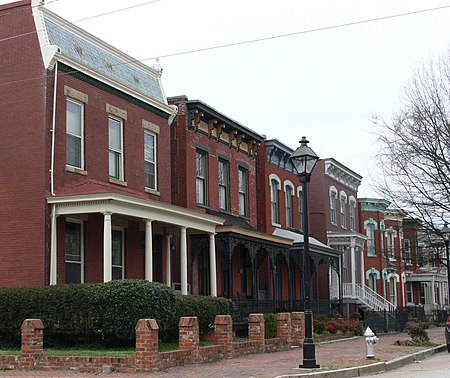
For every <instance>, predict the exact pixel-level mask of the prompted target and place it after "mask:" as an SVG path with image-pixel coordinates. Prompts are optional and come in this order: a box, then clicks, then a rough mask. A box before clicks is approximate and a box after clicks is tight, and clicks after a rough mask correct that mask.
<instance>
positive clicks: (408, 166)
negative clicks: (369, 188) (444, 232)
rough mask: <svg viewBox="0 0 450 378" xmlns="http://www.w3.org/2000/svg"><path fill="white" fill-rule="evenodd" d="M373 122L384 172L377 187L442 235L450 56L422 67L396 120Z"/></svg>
mask: <svg viewBox="0 0 450 378" xmlns="http://www.w3.org/2000/svg"><path fill="white" fill-rule="evenodd" d="M372 121H373V123H375V125H377V126H378V130H377V134H378V140H379V142H380V145H381V150H380V153H379V155H378V156H377V158H378V162H379V165H380V169H381V171H382V174H383V177H382V179H379V180H378V181H376V182H375V186H376V190H377V191H378V193H379V194H380V195H382V196H383V198H386V199H388V200H390V201H391V202H392V204H393V205H394V206H396V207H399V208H401V209H404V210H407V211H408V212H409V213H410V214H411V216H413V217H416V218H418V219H420V220H421V222H422V226H423V227H424V228H425V229H427V230H428V232H430V233H434V234H437V235H439V230H440V228H442V226H443V224H444V223H445V222H448V223H450V222H449V220H450V54H448V55H447V56H445V57H441V58H439V59H431V60H430V61H429V62H428V64H422V65H420V66H419V67H418V69H417V70H416V72H415V74H414V76H413V78H412V80H411V81H410V83H409V84H408V85H407V87H406V88H405V101H404V105H403V108H402V109H400V110H398V111H397V112H396V113H394V115H393V117H392V120H391V121H389V122H387V121H385V120H383V119H381V118H379V117H376V116H374V117H372Z"/></svg>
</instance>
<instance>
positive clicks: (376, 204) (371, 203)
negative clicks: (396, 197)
mask: <svg viewBox="0 0 450 378" xmlns="http://www.w3.org/2000/svg"><path fill="white" fill-rule="evenodd" d="M358 202H359V203H360V204H361V210H364V211H380V212H384V211H386V209H387V208H388V207H389V205H390V204H391V203H390V202H389V201H387V200H384V199H378V198H358Z"/></svg>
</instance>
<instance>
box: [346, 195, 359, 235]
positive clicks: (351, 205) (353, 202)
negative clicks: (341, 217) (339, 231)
mask: <svg viewBox="0 0 450 378" xmlns="http://www.w3.org/2000/svg"><path fill="white" fill-rule="evenodd" d="M348 204H349V216H350V230H351V231H356V228H357V220H356V213H357V212H356V198H355V197H353V196H350V197H349V199H348ZM352 209H353V210H354V215H355V216H354V225H352Z"/></svg>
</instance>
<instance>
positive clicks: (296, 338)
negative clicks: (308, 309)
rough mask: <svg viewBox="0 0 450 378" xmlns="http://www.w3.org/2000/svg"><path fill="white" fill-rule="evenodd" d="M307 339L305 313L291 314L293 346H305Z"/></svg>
mask: <svg viewBox="0 0 450 378" xmlns="http://www.w3.org/2000/svg"><path fill="white" fill-rule="evenodd" d="M304 339H305V313H304V312H292V313H291V341H292V345H297V346H303V340H304Z"/></svg>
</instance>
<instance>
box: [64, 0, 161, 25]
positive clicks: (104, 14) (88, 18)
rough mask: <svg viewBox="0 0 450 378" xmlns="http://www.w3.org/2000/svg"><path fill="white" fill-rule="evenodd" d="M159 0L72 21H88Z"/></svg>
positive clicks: (155, 0)
mask: <svg viewBox="0 0 450 378" xmlns="http://www.w3.org/2000/svg"><path fill="white" fill-rule="evenodd" d="M158 1H161V0H153V1H146V2H145V3H141V4H136V5H132V6H129V7H126V8H120V9H116V10H113V11H110V12H105V13H100V14H96V15H94V16H89V17H85V18H80V19H79V20H75V21H71V22H72V23H75V22H81V21H86V20H91V19H93V18H97V17H101V16H106V15H108V14H113V13H118V12H122V11H125V10H128V9H132V8H137V7H142V6H143V5H147V4H152V3H157V2H158Z"/></svg>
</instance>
